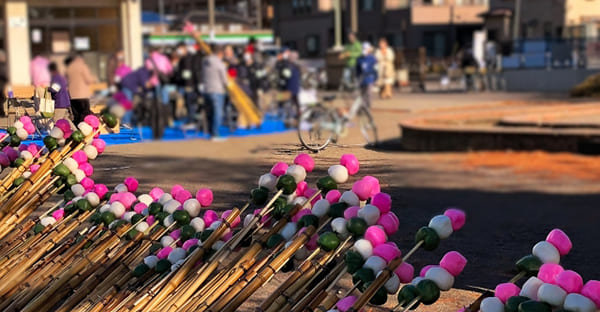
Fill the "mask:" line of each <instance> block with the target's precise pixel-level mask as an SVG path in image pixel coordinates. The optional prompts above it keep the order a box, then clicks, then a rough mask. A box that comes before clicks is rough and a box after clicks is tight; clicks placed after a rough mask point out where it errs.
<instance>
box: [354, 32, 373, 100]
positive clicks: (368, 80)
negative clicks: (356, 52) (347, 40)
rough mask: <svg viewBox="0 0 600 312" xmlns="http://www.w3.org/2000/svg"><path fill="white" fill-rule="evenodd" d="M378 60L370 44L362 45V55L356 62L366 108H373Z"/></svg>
mask: <svg viewBox="0 0 600 312" xmlns="http://www.w3.org/2000/svg"><path fill="white" fill-rule="evenodd" d="M376 66H377V60H376V59H375V56H374V55H373V46H371V44H370V43H369V42H364V43H363V44H362V55H361V56H360V57H359V58H358V59H357V61H356V76H357V78H358V80H359V83H360V94H361V97H362V99H363V103H364V105H365V106H366V107H369V108H370V107H371V92H372V90H373V85H374V84H375V82H376V81H377V69H376Z"/></svg>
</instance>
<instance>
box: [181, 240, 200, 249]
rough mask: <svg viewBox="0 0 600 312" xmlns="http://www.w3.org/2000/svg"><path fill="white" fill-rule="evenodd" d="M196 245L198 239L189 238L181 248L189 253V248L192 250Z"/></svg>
mask: <svg viewBox="0 0 600 312" xmlns="http://www.w3.org/2000/svg"><path fill="white" fill-rule="evenodd" d="M196 245H198V239H197V238H190V239H188V240H186V241H185V243H183V246H181V247H182V248H183V249H184V250H185V251H189V250H190V248H192V247H193V246H196Z"/></svg>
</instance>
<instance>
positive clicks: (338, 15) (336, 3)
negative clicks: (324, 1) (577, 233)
mask: <svg viewBox="0 0 600 312" xmlns="http://www.w3.org/2000/svg"><path fill="white" fill-rule="evenodd" d="M340 1H341V0H333V11H334V12H333V14H334V24H335V25H334V29H335V46H334V47H333V49H334V50H341V49H342V6H341V3H340Z"/></svg>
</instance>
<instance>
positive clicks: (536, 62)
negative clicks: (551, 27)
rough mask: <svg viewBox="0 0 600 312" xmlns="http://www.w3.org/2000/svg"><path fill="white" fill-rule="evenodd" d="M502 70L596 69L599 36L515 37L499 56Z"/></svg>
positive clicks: (598, 61) (598, 64)
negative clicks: (524, 38) (532, 38)
mask: <svg viewBox="0 0 600 312" xmlns="http://www.w3.org/2000/svg"><path fill="white" fill-rule="evenodd" d="M502 67H503V68H505V69H519V68H549V69H550V68H565V69H566V68H573V69H577V68H590V69H591V68H594V69H596V68H600V39H599V38H579V39H540V40H517V41H514V42H513V43H512V53H511V54H510V55H508V56H504V57H503V58H502Z"/></svg>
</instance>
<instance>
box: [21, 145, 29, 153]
mask: <svg viewBox="0 0 600 312" xmlns="http://www.w3.org/2000/svg"><path fill="white" fill-rule="evenodd" d="M28 146H29V145H27V144H21V145H19V152H22V151H26V150H27V147H28Z"/></svg>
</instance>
